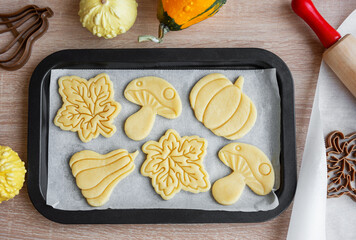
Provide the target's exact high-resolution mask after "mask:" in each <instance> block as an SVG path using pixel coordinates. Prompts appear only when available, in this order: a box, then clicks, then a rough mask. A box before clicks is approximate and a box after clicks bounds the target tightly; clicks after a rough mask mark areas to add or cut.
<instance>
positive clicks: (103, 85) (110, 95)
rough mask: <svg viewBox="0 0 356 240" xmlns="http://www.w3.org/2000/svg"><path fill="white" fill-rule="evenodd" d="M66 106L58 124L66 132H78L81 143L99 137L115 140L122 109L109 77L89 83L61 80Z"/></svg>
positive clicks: (55, 121) (78, 79) (60, 90)
mask: <svg viewBox="0 0 356 240" xmlns="http://www.w3.org/2000/svg"><path fill="white" fill-rule="evenodd" d="M58 84H59V90H58V91H59V94H60V95H61V96H62V100H63V105H62V107H61V108H60V109H59V110H58V112H57V115H56V117H55V119H54V124H55V125H56V126H58V127H60V128H61V129H63V130H67V131H72V132H78V136H79V138H80V140H82V141H83V142H89V141H90V140H92V139H93V138H96V137H98V136H99V134H101V135H103V136H104V137H111V136H112V135H113V134H114V133H115V132H116V127H115V126H114V125H113V124H112V122H113V121H114V118H115V117H116V116H117V115H118V114H119V112H120V110H121V105H120V104H119V103H118V102H116V101H115V100H114V89H113V86H112V82H111V81H110V78H109V76H108V75H107V74H105V73H102V74H99V75H97V76H96V77H95V78H92V79H90V80H89V81H87V80H86V79H84V78H80V77H77V76H65V77H61V78H60V79H59V80H58Z"/></svg>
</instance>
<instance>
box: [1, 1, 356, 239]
mask: <svg viewBox="0 0 356 240" xmlns="http://www.w3.org/2000/svg"><path fill="white" fill-rule="evenodd" d="M27 4H36V5H38V6H41V7H43V6H49V7H51V8H52V10H53V11H54V13H55V16H54V17H52V18H51V19H50V20H49V21H50V27H49V29H48V32H47V33H46V34H45V35H44V36H43V37H41V38H40V39H39V40H38V41H37V42H36V43H35V44H34V47H33V51H32V56H31V58H30V60H29V61H28V63H27V64H26V65H25V66H24V67H23V68H21V69H19V70H17V71H13V72H9V71H5V70H3V69H0V145H7V146H10V147H12V148H13V149H14V150H15V151H17V152H18V153H19V155H20V157H21V158H22V159H23V160H24V161H25V162H26V163H27V147H26V146H27V128H28V127H27V115H28V110H27V103H28V85H29V80H30V77H31V74H32V72H33V70H34V69H35V67H36V66H37V64H38V63H39V62H40V61H41V60H42V59H43V58H45V57H46V56H47V55H49V54H51V53H53V52H56V51H59V50H62V49H76V48H186V47H193V48H209V47H213V48H215V47H217V48H227V47H235V48H251V47H257V48H265V49H267V50H269V51H272V52H274V53H276V54H277V55H278V56H280V57H281V58H282V59H283V60H284V61H285V62H286V63H287V65H288V66H289V68H290V70H291V72H292V74H293V77H294V83H295V102H296V105H295V113H296V131H297V159H298V169H299V166H300V163H301V158H302V154H303V148H304V142H305V138H306V133H307V130H308V123H309V116H310V113H311V108H312V102H313V98H314V92H315V86H316V81H317V77H318V72H319V66H320V62H321V56H322V52H323V50H324V49H323V47H322V45H321V44H320V43H319V41H318V39H317V38H316V36H315V35H314V33H313V32H312V31H311V30H310V29H309V28H308V27H307V26H306V24H304V23H303V22H302V21H301V20H300V19H299V18H298V17H297V16H296V15H295V14H294V13H293V12H292V10H291V8H290V0H258V1H257V0H252V1H251V0H238V1H237V0H228V1H227V4H226V6H224V7H223V8H222V9H221V10H220V12H219V13H218V14H217V15H216V16H215V17H213V18H210V19H208V20H206V21H204V22H202V23H200V24H197V25H195V26H192V27H190V28H189V29H186V30H184V31H181V32H171V33H169V34H168V35H167V36H166V38H165V41H164V43H162V44H160V45H157V44H154V43H137V36H138V35H142V34H156V32H157V25H158V21H157V20H156V17H155V16H156V0H138V4H139V7H138V18H137V20H136V23H135V25H134V26H133V27H132V29H131V30H130V31H129V32H127V33H126V34H124V35H122V36H119V37H116V38H115V39H113V40H105V39H100V38H97V37H95V36H92V35H91V34H90V33H89V32H88V31H87V30H86V29H84V28H82V27H81V24H80V22H79V17H78V15H77V12H78V8H79V6H78V5H79V0H77V1H73V0H61V1H45V0H31V1H30V0H28V1H23V0H0V13H6V12H11V11H13V10H15V9H19V8H21V7H23V6H24V5H27ZM314 4H315V5H316V7H317V8H318V9H319V11H320V12H321V14H322V15H323V16H324V17H325V18H326V19H327V20H328V21H329V22H330V24H331V25H332V26H334V27H338V26H339V25H340V24H341V23H342V21H343V20H344V19H345V18H346V17H347V16H348V15H349V14H350V13H351V12H352V11H353V10H354V9H355V8H356V1H355V0H342V1H340V0H314ZM6 42H7V40H6V39H5V38H4V37H2V36H1V35H0V47H1V46H4V44H5V43H6ZM291 210H292V206H290V207H289V208H288V209H287V210H286V211H285V212H283V213H282V214H281V215H280V216H278V217H277V218H275V219H273V220H270V221H268V222H264V223H250V224H191V225H185V224H181V225H171V224H166V225H164V224H163V225H62V224H58V223H54V222H51V221H49V220H47V219H46V218H45V217H43V216H42V215H41V214H40V213H38V212H37V211H36V210H35V208H34V207H33V206H32V203H31V201H30V199H29V197H28V194H27V188H26V186H24V188H23V189H22V190H21V192H20V194H19V196H17V197H15V198H14V199H12V200H10V201H8V202H3V203H1V204H0V239H12V238H24V239H42V238H43V239H48V238H50V239H80V238H91V239H100V238H103V239H121V238H122V239H176V238H177V239H190V238H191V239H193V238H194V239H206V238H211V239H274V240H275V239H285V238H286V236H287V231H288V225H289V220H290V215H291Z"/></svg>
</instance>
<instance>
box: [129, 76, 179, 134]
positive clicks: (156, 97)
mask: <svg viewBox="0 0 356 240" xmlns="http://www.w3.org/2000/svg"><path fill="white" fill-rule="evenodd" d="M124 95H125V98H126V99H127V100H129V101H130V102H133V103H136V104H138V105H140V106H142V108H141V109H140V110H139V111H138V112H136V113H134V114H132V115H131V116H130V117H129V118H127V119H126V122H125V133H126V135H127V136H128V137H129V138H131V139H132V140H136V141H140V140H142V139H144V138H146V137H147V136H148V134H149V133H150V132H151V130H152V127H153V124H154V122H155V119H156V115H157V114H158V115H160V116H162V117H165V118H169V119H173V118H177V117H178V116H179V115H180V114H181V112H182V103H181V100H180V97H179V95H178V93H177V91H176V89H175V88H174V87H173V86H172V85H171V84H170V83H168V82H167V81H166V80H164V79H162V78H158V77H142V78H138V79H135V80H133V81H131V82H130V83H129V85H128V86H127V87H126V89H125V92H124Z"/></svg>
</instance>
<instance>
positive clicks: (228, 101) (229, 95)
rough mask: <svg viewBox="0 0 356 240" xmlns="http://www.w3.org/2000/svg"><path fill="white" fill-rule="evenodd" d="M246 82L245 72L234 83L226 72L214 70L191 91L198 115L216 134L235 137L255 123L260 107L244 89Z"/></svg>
mask: <svg viewBox="0 0 356 240" xmlns="http://www.w3.org/2000/svg"><path fill="white" fill-rule="evenodd" d="M243 83H244V78H243V77H242V76H240V77H239V78H238V79H237V80H236V82H235V84H232V83H231V81H230V80H229V79H227V78H226V77H225V76H224V75H223V74H220V73H212V74H209V75H207V76H205V77H203V78H202V79H200V80H199V81H198V82H197V83H196V84H195V86H194V87H193V89H192V91H191V92H190V97H189V98H190V105H191V107H192V108H193V110H194V114H195V117H196V118H197V119H198V120H199V121H200V122H202V123H203V124H204V125H205V127H207V128H209V129H210V130H211V131H212V132H213V133H214V134H215V135H217V136H222V137H225V138H227V139H230V140H236V139H239V138H241V137H243V136H244V135H245V134H247V133H248V132H249V131H250V130H251V128H252V127H253V125H254V124H255V122H256V118H257V110H256V107H255V105H254V104H253V102H252V101H251V99H250V98H249V97H248V96H247V95H245V94H244V93H243V92H242V86H243Z"/></svg>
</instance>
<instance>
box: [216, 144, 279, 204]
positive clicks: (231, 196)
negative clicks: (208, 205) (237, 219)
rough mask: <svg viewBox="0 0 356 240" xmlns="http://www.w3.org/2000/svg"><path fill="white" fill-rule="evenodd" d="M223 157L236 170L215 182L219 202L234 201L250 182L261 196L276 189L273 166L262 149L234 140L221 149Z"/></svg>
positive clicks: (228, 202) (223, 160)
mask: <svg viewBox="0 0 356 240" xmlns="http://www.w3.org/2000/svg"><path fill="white" fill-rule="evenodd" d="M219 158H220V160H221V161H222V162H223V163H224V164H225V165H226V166H228V167H230V168H231V169H232V171H233V172H232V173H231V174H230V175H228V176H227V177H224V178H221V179H219V180H217V181H216V182H215V183H214V184H213V187H212V193H213V196H214V198H215V200H216V201H217V202H218V203H220V204H222V205H231V204H234V203H235V202H236V201H237V200H238V199H239V198H240V196H241V194H242V192H243V189H244V188H245V185H246V184H247V186H249V187H250V188H251V190H252V191H254V192H255V193H256V194H258V195H267V194H268V193H270V192H271V191H272V188H273V185H274V170H273V166H272V164H271V162H270V161H269V159H268V157H267V156H266V155H265V154H264V153H263V152H262V151H261V150H260V149H259V148H257V147H255V146H253V145H250V144H246V143H230V144H228V145H226V146H225V147H223V148H222V149H221V150H220V151H219Z"/></svg>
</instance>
